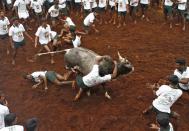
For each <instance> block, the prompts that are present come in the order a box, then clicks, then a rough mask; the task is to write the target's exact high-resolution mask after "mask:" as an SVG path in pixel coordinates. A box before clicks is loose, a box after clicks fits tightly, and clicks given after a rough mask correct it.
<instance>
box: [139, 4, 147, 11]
mask: <svg viewBox="0 0 189 131" xmlns="http://www.w3.org/2000/svg"><path fill="white" fill-rule="evenodd" d="M140 6H141V8H142V9H143V10H147V9H148V4H140Z"/></svg>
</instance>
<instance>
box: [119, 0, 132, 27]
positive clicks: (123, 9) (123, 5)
mask: <svg viewBox="0 0 189 131" xmlns="http://www.w3.org/2000/svg"><path fill="white" fill-rule="evenodd" d="M128 4H129V2H128V0H117V2H116V10H117V11H118V26H117V28H120V27H121V23H123V26H125V25H126V19H125V18H126V14H127V13H129V6H128Z"/></svg>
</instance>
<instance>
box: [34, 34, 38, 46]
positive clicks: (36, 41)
mask: <svg viewBox="0 0 189 131" xmlns="http://www.w3.org/2000/svg"><path fill="white" fill-rule="evenodd" d="M37 43H38V36H36V37H35V48H36V47H37Z"/></svg>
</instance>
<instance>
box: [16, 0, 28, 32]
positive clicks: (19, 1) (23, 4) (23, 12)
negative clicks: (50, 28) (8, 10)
mask: <svg viewBox="0 0 189 131" xmlns="http://www.w3.org/2000/svg"><path fill="white" fill-rule="evenodd" d="M28 5H29V0H16V1H15V2H14V5H13V10H15V12H16V14H17V15H18V18H19V19H23V24H24V25H25V27H26V28H27V29H28V30H31V28H29V26H28V21H27V19H28V18H29V12H28V9H27V8H28Z"/></svg>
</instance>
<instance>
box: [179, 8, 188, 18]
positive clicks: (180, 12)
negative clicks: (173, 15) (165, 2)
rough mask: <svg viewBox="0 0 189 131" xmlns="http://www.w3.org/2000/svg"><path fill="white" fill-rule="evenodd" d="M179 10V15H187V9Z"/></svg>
mask: <svg viewBox="0 0 189 131" xmlns="http://www.w3.org/2000/svg"><path fill="white" fill-rule="evenodd" d="M178 12H179V15H180V16H182V17H184V16H185V13H186V10H179V9H178Z"/></svg>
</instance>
